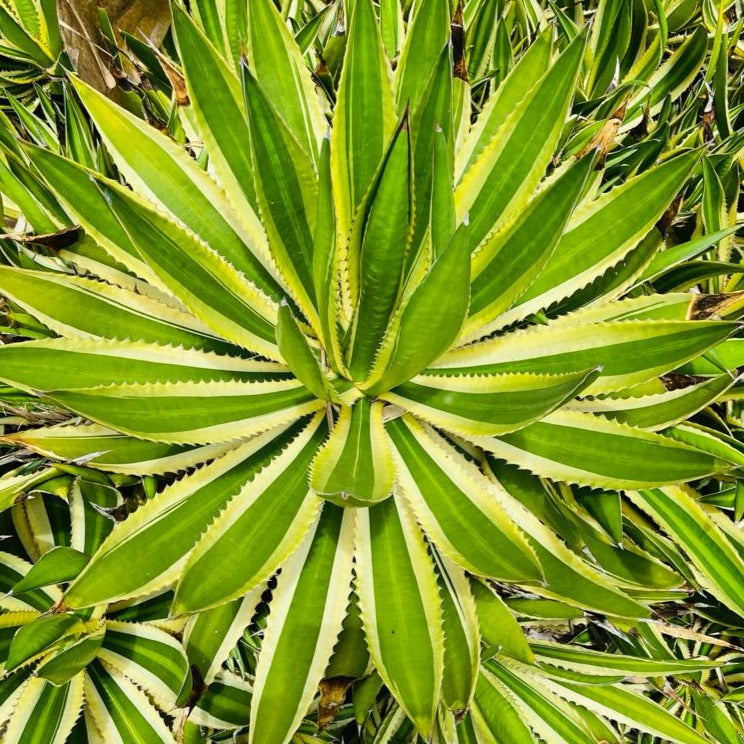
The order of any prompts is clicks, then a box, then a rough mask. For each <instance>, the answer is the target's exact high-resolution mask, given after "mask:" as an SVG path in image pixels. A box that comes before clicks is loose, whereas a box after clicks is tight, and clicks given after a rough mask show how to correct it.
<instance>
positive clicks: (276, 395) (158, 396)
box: [48, 380, 323, 444]
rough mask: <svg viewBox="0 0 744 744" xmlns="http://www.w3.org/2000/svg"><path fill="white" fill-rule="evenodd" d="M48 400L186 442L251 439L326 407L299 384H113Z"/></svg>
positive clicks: (118, 425)
mask: <svg viewBox="0 0 744 744" xmlns="http://www.w3.org/2000/svg"><path fill="white" fill-rule="evenodd" d="M48 397H49V398H50V399H52V400H54V401H56V402H57V403H61V404H62V405H63V406H65V407H66V408H69V409H70V410H73V411H76V412H77V413H79V414H81V415H83V416H85V417H86V418H89V419H91V420H92V421H95V422H96V423H99V424H102V425H104V426H110V427H112V428H114V429H116V430H118V431H121V432H124V433H125V434H132V435H134V436H139V437H142V438H144V439H151V440H154V441H161V442H172V443H181V444H215V443H218V442H227V441H229V440H231V439H236V438H238V437H250V436H253V435H255V434H259V433H261V432H263V431H267V430H268V429H271V428H272V427H276V426H281V425H282V424H287V423H289V422H291V421H296V420H297V419H298V418H299V417H301V416H304V415H305V414H307V413H312V412H313V411H317V410H318V409H319V408H321V407H322V405H323V404H322V402H321V401H319V400H317V399H316V398H314V396H313V395H312V394H311V393H310V391H309V390H307V388H305V387H303V386H302V385H301V384H300V383H299V382H297V381H296V380H282V381H278V382H206V383H200V382H196V383H188V382H184V383H152V384H143V385H138V384H133V385H126V384H125V385H110V386H104V387H94V388H80V389H78V390H70V391H68V390H53V391H51V392H50V393H49V394H48Z"/></svg>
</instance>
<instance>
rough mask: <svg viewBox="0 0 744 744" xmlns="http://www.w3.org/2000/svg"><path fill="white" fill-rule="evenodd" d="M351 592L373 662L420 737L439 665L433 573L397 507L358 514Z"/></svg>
mask: <svg viewBox="0 0 744 744" xmlns="http://www.w3.org/2000/svg"><path fill="white" fill-rule="evenodd" d="M356 546H357V556H358V560H357V564H356V570H357V591H358V592H359V602H360V606H361V609H362V622H363V624H364V631H365V634H366V636H367V644H368V646H369V650H370V654H371V656H372V660H373V662H374V664H375V667H376V668H377V671H378V672H379V674H380V676H381V677H382V679H383V680H384V682H385V684H386V685H387V687H388V688H389V689H390V691H391V692H392V694H393V695H394V696H395V698H396V700H397V701H398V702H399V703H400V705H401V707H402V708H403V710H405V712H406V715H407V716H408V717H409V718H410V719H411V720H412V721H413V723H414V724H415V726H416V728H417V729H418V731H419V732H420V733H421V734H422V736H425V737H428V736H429V734H430V732H431V729H432V726H433V724H434V715H435V713H436V706H437V701H438V698H439V691H440V687H441V684H442V672H443V664H444V638H443V633H442V610H441V600H440V597H439V591H438V588H437V581H436V576H435V574H434V566H433V565H432V562H431V558H430V557H429V555H428V554H427V550H426V545H425V543H424V540H423V537H422V535H421V532H420V531H419V529H418V527H417V526H416V524H415V522H414V520H413V519H412V518H411V516H410V514H409V513H408V512H407V510H406V509H405V508H404V507H403V505H401V504H398V503H396V500H395V499H388V500H387V501H383V502H382V503H380V504H376V505H375V506H373V507H371V508H369V509H361V510H359V511H358V512H357V535H356Z"/></svg>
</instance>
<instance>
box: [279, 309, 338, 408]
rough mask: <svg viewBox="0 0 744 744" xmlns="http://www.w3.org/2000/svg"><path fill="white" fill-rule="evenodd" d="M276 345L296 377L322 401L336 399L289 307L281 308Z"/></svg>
mask: <svg viewBox="0 0 744 744" xmlns="http://www.w3.org/2000/svg"><path fill="white" fill-rule="evenodd" d="M276 343H277V346H278V347H279V353H280V354H281V356H282V358H283V359H284V360H285V361H286V362H287V364H288V365H289V368H290V369H291V370H292V372H293V374H294V376H295V377H296V378H297V379H298V380H299V381H300V382H301V383H302V384H303V385H304V386H305V387H306V388H307V389H308V390H310V392H312V393H313V395H315V397H316V398H320V399H321V400H328V399H330V398H332V397H334V391H333V388H332V387H331V385H330V382H329V381H328V379H327V378H326V377H325V375H324V374H323V371H322V370H321V368H320V362H319V361H318V358H317V356H316V355H315V353H314V351H313V349H312V347H311V346H310V344H309V343H308V340H307V336H305V334H304V333H303V332H302V330H301V329H300V326H299V324H298V323H297V320H296V319H295V317H294V315H293V314H292V310H291V309H290V307H289V305H287V304H286V303H283V304H282V305H281V306H280V307H279V320H278V322H277V326H276Z"/></svg>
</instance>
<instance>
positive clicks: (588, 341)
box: [425, 306, 737, 394]
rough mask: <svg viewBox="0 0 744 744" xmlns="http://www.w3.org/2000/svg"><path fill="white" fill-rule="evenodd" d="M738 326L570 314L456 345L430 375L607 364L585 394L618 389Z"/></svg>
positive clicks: (691, 356)
mask: <svg viewBox="0 0 744 744" xmlns="http://www.w3.org/2000/svg"><path fill="white" fill-rule="evenodd" d="M615 309H616V310H620V307H619V306H615ZM587 320H589V319H587ZM736 327H737V326H736V324H735V323H729V322H724V321H705V320H700V321H694V322H693V321H684V320H681V321H677V320H669V321H666V320H659V321H656V320H654V321H651V320H610V321H607V322H587V323H586V324H584V323H579V324H574V323H573V322H571V316H568V317H567V318H564V319H562V320H561V321H554V322H553V323H551V324H549V325H546V326H532V327H529V328H527V329H520V330H519V331H518V332H512V333H509V334H506V335H504V336H499V337H498V338H496V339H491V340H487V341H482V342H480V343H477V344H472V345H470V346H465V347H462V348H460V349H454V350H453V351H450V352H449V353H447V354H445V355H444V356H442V358H441V359H440V360H439V361H438V362H437V364H436V369H435V370H431V371H428V370H427V372H426V373H425V374H456V375H458V374H498V373H500V372H533V373H541V374H555V373H558V372H564V373H565V372H579V371H582V370H586V369H593V368H595V367H601V368H602V373H601V375H600V376H599V377H598V378H597V379H596V380H595V381H594V382H593V383H592V385H591V386H590V387H589V388H588V389H587V390H585V391H584V392H585V394H596V393H609V392H616V391H619V390H622V389H623V388H626V387H630V386H632V385H637V384H639V383H641V382H647V381H648V380H651V379H653V378H655V377H658V376H659V375H662V374H664V373H666V372H669V371H670V370H673V369H675V368H677V367H679V366H680V365H682V364H684V363H685V362H686V361H688V360H690V359H694V358H695V357H697V356H699V355H700V354H702V353H703V352H705V351H707V350H708V349H710V348H712V347H714V346H716V345H717V344H719V343H720V342H721V341H723V340H724V339H725V338H727V337H728V336H729V335H731V334H732V333H733V332H734V330H735V329H736ZM719 372H720V370H719Z"/></svg>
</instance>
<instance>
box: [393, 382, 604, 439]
mask: <svg viewBox="0 0 744 744" xmlns="http://www.w3.org/2000/svg"><path fill="white" fill-rule="evenodd" d="M598 374H599V370H589V371H583V372H573V373H568V374H556V375H530V374H526V373H511V374H509V373H507V374H503V375H483V376H477V377H476V376H467V375H461V376H458V377H448V376H445V375H441V376H434V375H421V376H419V377H415V378H414V379H413V380H411V381H410V382H406V383H404V384H403V385H400V386H399V387H397V388H395V389H394V390H392V391H391V392H389V393H385V394H384V395H383V396H382V398H383V400H386V401H388V402H389V403H394V404H395V405H397V406H400V407H401V408H403V409H405V410H407V411H408V412H409V413H412V414H414V415H415V416H417V417H419V418H421V419H424V420H425V421H427V422H429V423H430V424H433V425H434V426H437V427H439V428H442V429H446V430H447V431H452V432H455V433H456V434H460V435H461V436H464V437H474V436H495V435H500V434H506V433H507V432H510V431H515V430H517V429H520V428H522V427H524V426H527V425H528V424H530V423H532V422H534V421H538V420H539V419H541V418H543V417H544V416H545V415H546V414H548V413H550V412H552V411H553V410H555V409H556V408H558V407H559V406H561V405H562V404H564V403H565V402H566V401H569V400H571V399H572V398H574V397H575V396H576V395H577V394H578V393H579V392H580V391H581V390H582V389H583V388H585V387H587V386H588V385H590V384H591V383H592V381H593V380H594V379H595V378H596V377H597V376H598Z"/></svg>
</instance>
